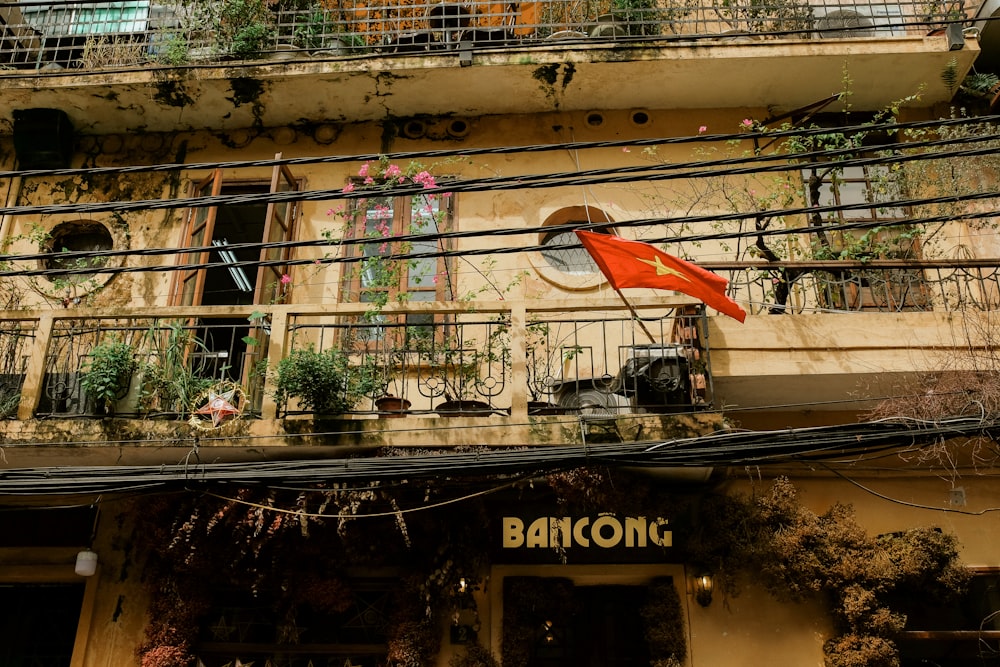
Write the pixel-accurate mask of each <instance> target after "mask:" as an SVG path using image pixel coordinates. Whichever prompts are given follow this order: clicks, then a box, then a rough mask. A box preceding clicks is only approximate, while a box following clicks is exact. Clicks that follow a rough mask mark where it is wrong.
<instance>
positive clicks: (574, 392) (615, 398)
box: [556, 381, 632, 418]
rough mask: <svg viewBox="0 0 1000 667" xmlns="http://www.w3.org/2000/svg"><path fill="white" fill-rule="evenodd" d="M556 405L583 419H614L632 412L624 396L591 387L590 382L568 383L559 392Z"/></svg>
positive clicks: (629, 403)
mask: <svg viewBox="0 0 1000 667" xmlns="http://www.w3.org/2000/svg"><path fill="white" fill-rule="evenodd" d="M556 403H557V405H558V406H559V407H560V408H565V409H567V410H568V411H570V412H571V413H572V414H577V413H578V414H580V415H582V416H584V417H591V418H602V417H615V416H617V415H622V414H627V413H629V412H631V411H632V405H631V402H630V401H629V400H628V398H626V397H625V396H622V395H621V394H616V393H613V392H611V391H605V390H603V389H598V388H597V387H595V386H593V384H592V381H583V382H570V383H567V384H565V385H563V387H562V388H561V389H560V390H559V393H558V394H557V395H556Z"/></svg>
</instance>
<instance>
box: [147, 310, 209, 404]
mask: <svg viewBox="0 0 1000 667" xmlns="http://www.w3.org/2000/svg"><path fill="white" fill-rule="evenodd" d="M145 346H146V348H147V358H146V360H145V361H143V362H142V363H140V364H139V370H140V372H141V382H140V386H141V389H140V396H139V409H140V411H141V412H144V413H146V414H156V415H158V416H165V415H169V416H177V417H178V418H179V419H183V418H184V417H185V416H186V415H187V414H188V413H189V412H190V411H191V410H192V409H193V403H194V401H195V399H196V398H198V397H199V396H201V395H202V394H204V393H205V392H206V391H208V389H209V388H210V387H211V386H212V384H213V382H214V380H213V379H212V378H211V377H206V376H205V371H206V369H205V367H204V363H203V362H201V363H199V362H197V361H195V359H196V356H195V355H196V354H198V353H208V352H209V349H208V348H207V347H206V346H205V344H204V343H203V342H202V341H201V340H200V339H199V338H198V337H197V336H196V335H195V333H194V331H192V330H191V329H189V328H187V327H186V326H184V324H182V323H180V322H174V323H171V324H168V325H167V326H166V327H165V328H164V327H162V326H156V325H154V326H153V327H150V329H149V330H148V331H147V332H146V335H145Z"/></svg>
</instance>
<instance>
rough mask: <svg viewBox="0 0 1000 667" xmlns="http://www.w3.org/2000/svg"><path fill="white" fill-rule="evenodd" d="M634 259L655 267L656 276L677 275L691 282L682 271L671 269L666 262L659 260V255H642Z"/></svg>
mask: <svg viewBox="0 0 1000 667" xmlns="http://www.w3.org/2000/svg"><path fill="white" fill-rule="evenodd" d="M636 259H637V260H639V261H640V262H642V263H643V264H649V265H650V266H652V267H653V268H654V269H656V275H658V276H677V277H678V278H680V279H682V280H686V281H688V282H691V279H690V278H688V277H687V276H685V275H684V274H683V273H681V272H680V271H678V270H677V269H672V268H670V267H669V266H667V265H666V264H664V263H663V260H661V259H660V258H659V257H654V258H653V259H643V258H642V257H636Z"/></svg>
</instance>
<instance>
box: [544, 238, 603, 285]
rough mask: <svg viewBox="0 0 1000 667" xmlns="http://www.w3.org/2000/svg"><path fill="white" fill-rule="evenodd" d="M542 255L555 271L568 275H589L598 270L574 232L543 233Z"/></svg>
mask: <svg viewBox="0 0 1000 667" xmlns="http://www.w3.org/2000/svg"><path fill="white" fill-rule="evenodd" d="M560 246H563V247H560ZM542 257H544V258H545V261H546V262H548V263H549V266H551V267H552V268H554V269H555V270H556V271H560V272H562V273H565V274H567V275H570V276H580V275H591V274H593V273H595V272H597V271H599V270H600V269H598V268H597V264H596V263H595V262H594V258H593V257H591V256H590V253H588V252H587V251H586V249H585V248H584V247H583V245H582V244H581V243H580V239H578V238H577V236H576V234H575V233H574V232H569V231H566V232H549V233H548V234H544V235H543V236H542Z"/></svg>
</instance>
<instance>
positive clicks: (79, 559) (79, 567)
mask: <svg viewBox="0 0 1000 667" xmlns="http://www.w3.org/2000/svg"><path fill="white" fill-rule="evenodd" d="M91 508H92V509H93V510H94V525H93V527H92V528H91V529H90V542H88V543H87V544H88V546H87V547H85V548H84V549H83V550H82V551H81V552H80V553H78V554H77V555H76V564H75V565H74V566H73V571H74V572H76V573H77V574H78V575H80V576H81V577H92V576H94V575H95V574H97V554H96V553H95V552H94V550H93V549H91V548H90V546H92V545H93V544H94V539H95V538H96V537H97V522H98V520H99V519H100V516H101V510H100V508H98V507H97V506H96V505H91Z"/></svg>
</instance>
